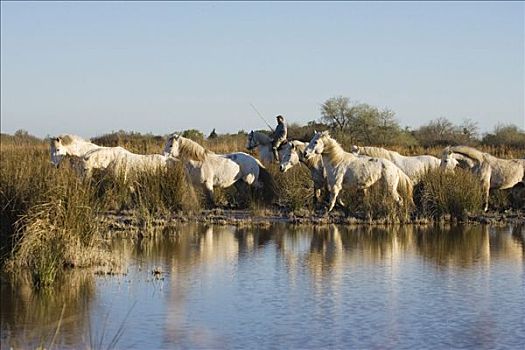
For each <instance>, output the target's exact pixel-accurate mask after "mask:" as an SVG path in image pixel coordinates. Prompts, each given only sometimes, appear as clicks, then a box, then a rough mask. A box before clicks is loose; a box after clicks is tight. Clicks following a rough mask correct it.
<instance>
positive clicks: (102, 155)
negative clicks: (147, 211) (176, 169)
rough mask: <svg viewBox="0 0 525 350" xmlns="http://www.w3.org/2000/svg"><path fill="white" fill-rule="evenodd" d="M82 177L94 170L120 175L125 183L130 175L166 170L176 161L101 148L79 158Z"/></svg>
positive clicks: (119, 148)
mask: <svg viewBox="0 0 525 350" xmlns="http://www.w3.org/2000/svg"><path fill="white" fill-rule="evenodd" d="M79 160H80V164H81V171H82V174H83V176H84V177H86V178H89V177H91V175H92V173H93V171H94V170H96V169H98V170H108V171H110V172H112V173H113V174H115V175H122V176H123V179H124V181H127V180H128V178H129V176H130V175H134V174H137V173H145V172H153V171H156V170H158V169H167V168H168V166H170V165H172V164H174V162H175V161H176V159H174V158H171V157H166V156H164V155H161V154H136V153H132V152H130V151H128V150H127V149H125V148H123V147H120V146H117V147H102V148H98V149H93V150H91V151H89V152H87V153H86V154H84V156H82V157H79Z"/></svg>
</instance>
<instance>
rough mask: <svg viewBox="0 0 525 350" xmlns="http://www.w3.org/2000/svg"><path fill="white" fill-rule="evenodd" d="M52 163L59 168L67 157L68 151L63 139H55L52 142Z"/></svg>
mask: <svg viewBox="0 0 525 350" xmlns="http://www.w3.org/2000/svg"><path fill="white" fill-rule="evenodd" d="M49 148H50V154H51V163H53V165H54V166H55V167H57V168H58V165H59V164H60V162H61V161H62V159H63V158H64V157H65V156H66V155H67V150H66V148H65V147H64V144H63V143H62V138H61V137H54V138H52V139H51V141H50V147H49Z"/></svg>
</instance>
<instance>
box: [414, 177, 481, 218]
mask: <svg viewBox="0 0 525 350" xmlns="http://www.w3.org/2000/svg"><path fill="white" fill-rule="evenodd" d="M415 197H416V202H417V203H420V214H421V215H425V216H431V217H434V218H441V217H443V216H444V215H446V214H449V215H451V216H453V217H455V218H458V219H465V218H466V215H467V214H468V213H472V212H479V211H480V210H481V206H482V203H483V194H482V191H481V183H480V181H479V179H478V178H477V177H476V176H474V175H473V174H472V173H470V172H468V171H466V170H463V169H460V168H457V169H456V170H455V171H454V172H450V171H442V170H441V169H437V170H433V171H429V172H427V173H425V174H424V175H423V176H422V179H421V182H420V183H419V185H418V187H417V189H416V196H415Z"/></svg>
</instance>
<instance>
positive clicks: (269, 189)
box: [259, 164, 277, 204]
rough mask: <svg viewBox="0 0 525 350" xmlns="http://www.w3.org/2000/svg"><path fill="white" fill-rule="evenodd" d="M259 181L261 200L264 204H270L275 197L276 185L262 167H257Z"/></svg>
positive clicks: (270, 175)
mask: <svg viewBox="0 0 525 350" xmlns="http://www.w3.org/2000/svg"><path fill="white" fill-rule="evenodd" d="M259 181H260V182H261V184H262V199H263V201H264V203H266V204H271V203H272V201H273V200H274V199H275V198H276V197H277V184H276V183H275V180H274V179H273V176H272V174H270V172H269V171H268V170H267V169H266V168H265V167H264V166H263V165H262V164H260V165H259Z"/></svg>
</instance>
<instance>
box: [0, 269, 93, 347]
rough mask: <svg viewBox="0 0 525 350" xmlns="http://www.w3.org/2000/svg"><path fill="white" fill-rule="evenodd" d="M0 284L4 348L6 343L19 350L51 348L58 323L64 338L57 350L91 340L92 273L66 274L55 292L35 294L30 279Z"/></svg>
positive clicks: (26, 277)
mask: <svg viewBox="0 0 525 350" xmlns="http://www.w3.org/2000/svg"><path fill="white" fill-rule="evenodd" d="M0 283H1V303H2V307H1V327H2V328H1V333H2V336H1V341H2V344H3V343H4V341H6V342H8V344H9V345H10V346H12V347H14V348H16V349H19V348H28V347H33V345H34V344H37V345H41V346H45V347H49V345H50V343H51V341H52V338H53V335H54V333H55V331H56V329H57V327H58V325H59V323H60V330H61V332H60V333H61V337H60V338H59V339H58V342H55V346H58V347H64V346H66V347H71V346H74V345H75V344H84V343H85V341H86V339H87V337H89V334H88V332H87V330H88V329H89V306H90V303H91V301H92V298H93V295H94V291H95V282H94V276H93V274H92V273H86V272H85V271H77V272H76V273H70V274H67V275H66V276H65V277H64V278H63V280H61V281H59V282H58V285H57V287H56V288H55V289H52V290H45V291H35V290H34V289H33V288H32V287H31V280H30V278H29V277H28V276H19V277H17V278H16V279H15V280H14V281H8V280H2V281H1V282H0ZM62 312H63V314H62ZM35 325H36V327H35ZM79 330H80V332H79ZM2 348H3V347H2Z"/></svg>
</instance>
